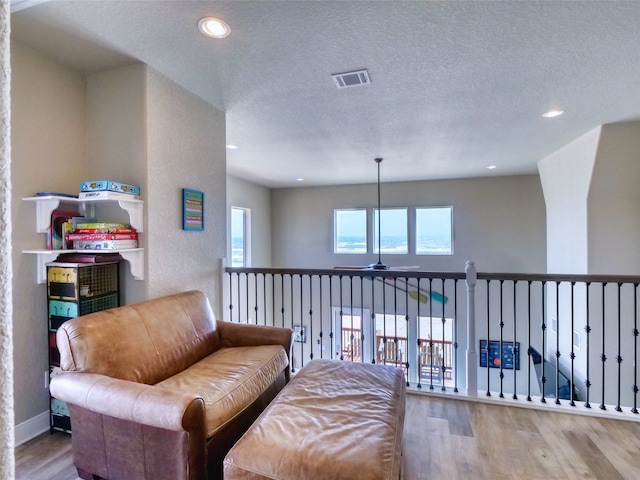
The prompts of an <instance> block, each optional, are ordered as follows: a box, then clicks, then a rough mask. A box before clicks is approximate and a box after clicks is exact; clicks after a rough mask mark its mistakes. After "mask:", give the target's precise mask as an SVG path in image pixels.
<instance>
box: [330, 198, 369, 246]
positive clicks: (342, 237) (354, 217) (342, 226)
mask: <svg viewBox="0 0 640 480" xmlns="http://www.w3.org/2000/svg"><path fill="white" fill-rule="evenodd" d="M334 222H335V226H334V232H335V237H334V248H333V250H334V252H335V253H367V211H366V210H365V209H358V210H356V209H350V210H335V218H334Z"/></svg>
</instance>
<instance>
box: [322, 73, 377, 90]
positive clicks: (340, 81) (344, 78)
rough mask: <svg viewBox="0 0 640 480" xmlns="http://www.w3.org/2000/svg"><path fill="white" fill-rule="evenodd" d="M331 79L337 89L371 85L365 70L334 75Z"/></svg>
mask: <svg viewBox="0 0 640 480" xmlns="http://www.w3.org/2000/svg"><path fill="white" fill-rule="evenodd" d="M331 77H332V78H333V81H334V82H335V84H336V86H337V87H338V88H347V87H357V86H358V85H369V84H370V83H371V80H370V79H369V72H367V70H366V69H365V70H356V71H353V72H345V73H334V74H333V75H331Z"/></svg>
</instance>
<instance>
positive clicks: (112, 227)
mask: <svg viewBox="0 0 640 480" xmlns="http://www.w3.org/2000/svg"><path fill="white" fill-rule="evenodd" d="M66 241H67V243H68V244H70V243H73V248H74V249H75V250H124V249H128V248H137V247H138V232H137V231H136V229H135V228H133V227H131V225H129V224H127V223H104V222H87V223H82V222H78V223H77V224H76V228H75V230H74V231H73V232H72V233H68V234H67V235H66Z"/></svg>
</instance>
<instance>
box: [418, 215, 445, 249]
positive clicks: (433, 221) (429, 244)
mask: <svg viewBox="0 0 640 480" xmlns="http://www.w3.org/2000/svg"><path fill="white" fill-rule="evenodd" d="M451 218H452V208H451V207H429V208H416V255H451V254H453V235H452V228H451Z"/></svg>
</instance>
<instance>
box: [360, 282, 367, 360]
mask: <svg viewBox="0 0 640 480" xmlns="http://www.w3.org/2000/svg"><path fill="white" fill-rule="evenodd" d="M364 322H365V318H364V277H360V362H361V363H364V342H365V339H366V337H365V335H364Z"/></svg>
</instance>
